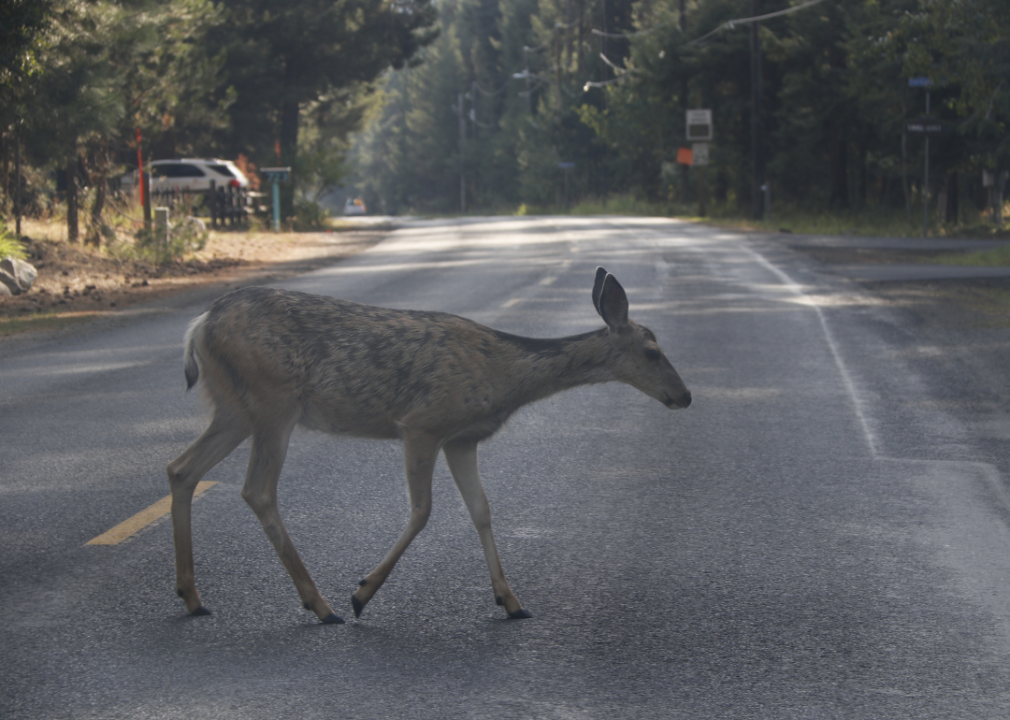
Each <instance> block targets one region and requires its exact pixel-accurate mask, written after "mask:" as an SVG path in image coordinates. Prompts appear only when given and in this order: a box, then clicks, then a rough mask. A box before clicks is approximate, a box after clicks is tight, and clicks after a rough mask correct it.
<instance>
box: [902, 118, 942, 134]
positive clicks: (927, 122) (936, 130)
mask: <svg viewBox="0 0 1010 720" xmlns="http://www.w3.org/2000/svg"><path fill="white" fill-rule="evenodd" d="M905 131H906V132H910V133H924V134H927V135H939V134H940V133H942V132H943V123H942V122H940V121H939V120H937V119H936V118H931V117H921V118H919V119H917V120H911V121H909V122H908V123H907V124H906V125H905Z"/></svg>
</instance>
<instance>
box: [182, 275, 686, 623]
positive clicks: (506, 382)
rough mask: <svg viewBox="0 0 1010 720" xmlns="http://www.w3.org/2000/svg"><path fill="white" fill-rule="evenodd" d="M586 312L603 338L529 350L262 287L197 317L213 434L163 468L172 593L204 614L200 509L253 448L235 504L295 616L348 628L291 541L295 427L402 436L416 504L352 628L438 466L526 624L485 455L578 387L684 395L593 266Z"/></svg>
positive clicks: (192, 348) (362, 595)
mask: <svg viewBox="0 0 1010 720" xmlns="http://www.w3.org/2000/svg"><path fill="white" fill-rule="evenodd" d="M592 298H593V305H594V306H595V308H596V311H597V312H598V313H599V315H600V317H601V318H602V319H603V321H604V323H605V326H604V327H603V328H600V329H598V330H594V331H591V332H587V333H584V334H581V335H573V336H569V337H562V338H543V339H541V338H528V337H520V336H517V335H511V334H508V333H505V332H501V331H498V330H494V329H492V328H490V327H487V326H485V325H481V324H480V323H477V322H475V321H473V320H469V319H466V318H463V317H459V316H457V315H451V314H448V313H442V312H430V311H417V310H394V309H388V308H381V307H374V306H369V305H362V304H358V303H353V302H349V301H346V300H339V299H336V298H332V297H328V296H322V295H313V294H308V293H300V292H292V291H285V290H278V289H272V288H267V287H247V288H243V289H239V290H234V291H232V292H230V293H228V294H226V295H224V296H222V297H221V298H219V299H218V300H216V301H215V302H213V303H212V304H211V305H210V307H209V308H208V309H207V310H206V311H205V312H204V313H203V314H201V315H200V316H199V317H197V318H196V319H195V320H193V321H192V322H191V323H190V325H189V327H188V329H187V330H186V334H185V338H184V355H183V370H184V375H185V379H186V383H187V390H189V389H192V388H193V386H194V385H196V384H197V382H198V381H200V380H202V385H203V390H204V391H205V393H206V395H207V397H208V398H209V400H210V404H211V405H212V408H213V414H212V418H211V421H210V425H209V426H208V427H207V429H206V430H205V431H204V433H203V434H202V435H200V437H199V438H197V439H196V441H194V442H193V444H192V445H190V446H189V447H188V448H187V449H186V450H185V451H184V452H183V453H182V454H181V455H180V456H179V457H177V458H176V459H175V460H173V461H172V462H170V463H169V464H168V467H167V471H168V479H169V485H170V488H171V515H172V535H173V542H174V546H175V566H176V594H177V595H178V596H179V597H180V598H182V600H183V601H184V602H185V604H186V609H187V610H188V611H189V613H191V614H192V615H209V614H210V611H209V610H208V609H207V608H206V607H205V606H204V604H203V600H202V599H201V597H200V593H199V591H198V590H197V587H196V581H195V577H194V569H193V541H192V501H193V495H194V490H195V488H196V486H197V483H198V482H199V481H200V479H201V478H202V477H203V476H204V475H205V474H206V473H207V472H208V471H209V470H210V469H211V468H213V467H214V466H215V465H217V464H218V463H219V462H221V461H222V460H223V459H224V458H225V457H227V456H228V455H229V454H230V453H231V452H232V451H233V450H234V449H235V448H236V447H237V446H238V445H239V444H240V443H242V442H243V441H244V440H245V439H246V438H249V437H251V438H252V442H251V449H250V454H249V464H248V470H247V473H246V477H245V484H244V485H243V488H242V492H241V494H242V498H243V499H244V500H245V502H246V503H247V504H248V505H249V507H250V508H251V509H252V511H253V512H254V513H255V515H256V517H257V518H258V519H259V521H260V523H261V524H262V526H263V530H264V531H265V533H266V536H267V538H268V539H269V541H270V543H271V544H272V545H273V547H274V550H275V551H276V552H277V555H278V556H279V558H280V560H281V562H282V564H283V565H284V568H285V569H286V570H287V572H288V574H289V575H290V576H291V580H292V581H293V582H294V585H295V588H296V590H297V591H298V595H299V597H300V599H301V601H302V606H303V607H304V608H305V609H306V610H310V611H312V612H313V613H315V615H316V617H317V618H318V620H319V621H320V622H322V623H324V624H339V623H343V622H344V620H343V618H342V617H340V616H339V615H337V614H336V613H335V612H334V611H333V609H332V608H331V607H330V604H329V603H328V602H327V601H326V599H325V598H324V597H323V596H322V595H321V594H320V592H319V590H318V589H317V587H316V585H315V583H314V582H313V580H312V577H311V576H310V575H309V572H308V570H307V569H306V568H305V565H304V564H303V563H302V560H301V558H300V557H299V555H298V552H297V551H296V549H295V546H294V544H293V543H292V541H291V538H290V537H289V536H288V533H287V531H286V530H285V527H284V523H283V521H282V520H281V515H280V512H279V511H278V507H277V485H278V480H279V478H280V475H281V468H282V466H283V465H284V460H285V455H286V452H287V447H288V441H289V439H290V437H291V434H292V432H293V431H294V429H295V427H296V426H301V427H304V428H307V429H309V430H318V431H323V432H326V433H330V434H335V435H350V436H359V437H366V438H380V439H389V440H399V441H400V443H401V444H402V446H403V456H404V464H405V472H406V479H407V488H408V495H409V501H410V514H409V518H408V520H407V524H406V527H405V528H404V529H403V531H402V533H401V534H400V536H399V537H398V538H397V540H396V542H395V543H394V545H393V547H392V548H391V549H390V550H389V552H388V553H387V554H386V556H385V557H384V558H383V559H382V561H381V562H380V563H379V564H378V565H377V566H376V567H375V569H374V570H372V571H371V572H370V573H368V575H366V576H365V578H364V579H363V580H361V581H360V583H358V586H357V588H356V589H355V591H354V593H353V594H352V595H351V606H352V608H353V611H354V615H355V617H356V618H358V617H360V616H361V612H362V610H363V609H364V607H365V605H367V604H368V602H369V601H370V600H371V599H372V598H373V596H374V595H375V593H376V591H377V590H378V589H379V588H380V587H381V586H382V584H383V583H384V582H385V581H386V579H387V578H388V577H389V574H390V572H391V571H392V570H393V567H394V566H395V565H396V562H397V560H398V559H399V558H400V557H401V555H403V553H404V552H405V551H406V549H407V547H408V546H409V545H410V543H411V541H412V540H413V539H414V538H415V537H416V536H417V534H418V533H420V532H421V530H422V529H423V528H424V526H425V524H426V523H427V521H428V517H429V515H430V513H431V505H432V499H431V485H432V474H433V471H434V468H435V463H436V460H437V457H438V454H439V453H440V452H441V453H442V455H443V456H444V457H445V461H446V464H447V465H448V468H449V471H450V474H451V475H452V478H453V481H454V482H455V485H456V487H457V489H458V490H459V493H460V495H461V496H462V498H463V502H464V504H465V505H466V508H467V510H468V511H469V514H470V517H471V520H472V521H473V524H474V527H475V528H476V529H477V534H478V536H479V538H480V542H481V546H482V548H483V551H484V556H485V559H486V561H487V565H488V570H489V571H490V574H491V587H492V590H493V593H494V598H495V602H496V603H497V604H498V605H500V606H503V607H504V610H505V612H506V613H507V615H508V617H509V618H529V617H532V615H531V613H530V612H529V611H528V610H527V609H525V608H524V607H523V606H522V603H520V602H519V598H518V597H516V594H515V593H514V592H513V591H512V589H511V587H509V583H508V581H507V580H506V578H505V573H504V571H503V569H502V565H501V561H500V559H499V556H498V550H497V547H496V545H495V541H494V536H493V534H492V532H491V511H490V507H489V504H488V501H487V497H486V495H485V492H484V488H483V486H482V485H481V479H480V474H479V473H478V468H477V446H478V444H479V443H480V442H481V441H483V440H486V439H488V438H489V437H491V436H492V435H493V434H494V433H495V432H496V431H497V430H498V429H499V428H501V427H502V425H503V424H504V423H505V422H506V420H507V419H508V418H509V416H511V415H512V414H513V413H514V412H515V411H516V410H518V409H519V408H521V407H523V406H524V405H527V404H528V403H531V402H534V401H536V400H541V399H543V398H546V397H549V396H551V395H553V394H555V393H558V392H561V391H562V390H567V389H570V388H574V387H577V386H581V385H588V384H595V383H605V382H610V381H619V382H623V383H626V384H628V385H631V386H632V387H635V388H637V389H638V390H640V391H642V392H643V393H645V394H646V395H648V396H650V397H652V398H655V399H656V400H658V401H659V402H661V403H663V404H664V405H665V406H667V407H668V408H670V409H679V408H686V407H688V406H689V405H690V404H691V393H690V391H689V390H688V389H687V387H686V386H685V384H684V382H683V380H681V378H680V375H679V374H678V373H677V370H676V369H675V368H674V367H673V365H671V364H670V361H669V360H667V358H666V356H665V355H664V353H663V351H662V350H661V349H660V347H659V345H658V344H657V340H656V336H655V335H654V334H653V332H652V331H651V330H649V329H648V328H647V327H644V326H642V325H638V324H636V323H635V322H634V321H632V320H630V319H629V318H628V297H627V294H626V293H625V291H624V288H623V287H621V285H620V283H619V282H618V281H617V279H616V278H615V277H614V276H613V275H611V274H610V273H608V272H607V271H606V270H605V269H603V268H598V269H597V271H596V278H595V282H594V286H593V291H592Z"/></svg>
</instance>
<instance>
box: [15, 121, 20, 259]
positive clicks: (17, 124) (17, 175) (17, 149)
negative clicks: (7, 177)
mask: <svg viewBox="0 0 1010 720" xmlns="http://www.w3.org/2000/svg"><path fill="white" fill-rule="evenodd" d="M20 128H21V119H20V118H18V119H17V120H16V121H15V123H14V217H15V220H14V237H15V238H17V239H18V240H20V239H21V131H20Z"/></svg>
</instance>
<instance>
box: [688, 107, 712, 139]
mask: <svg viewBox="0 0 1010 720" xmlns="http://www.w3.org/2000/svg"><path fill="white" fill-rule="evenodd" d="M687 139H688V140H711V139H712V111H711V110H688V111H687Z"/></svg>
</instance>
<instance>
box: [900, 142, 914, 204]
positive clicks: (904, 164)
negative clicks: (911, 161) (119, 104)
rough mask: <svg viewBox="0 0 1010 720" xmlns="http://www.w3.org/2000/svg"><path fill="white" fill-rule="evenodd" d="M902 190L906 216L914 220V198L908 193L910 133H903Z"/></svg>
mask: <svg viewBox="0 0 1010 720" xmlns="http://www.w3.org/2000/svg"><path fill="white" fill-rule="evenodd" d="M901 189H902V190H903V191H904V193H905V215H906V216H907V217H908V219H909V221H911V220H912V196H911V194H910V193H909V191H908V133H906V132H902V133H901Z"/></svg>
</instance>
